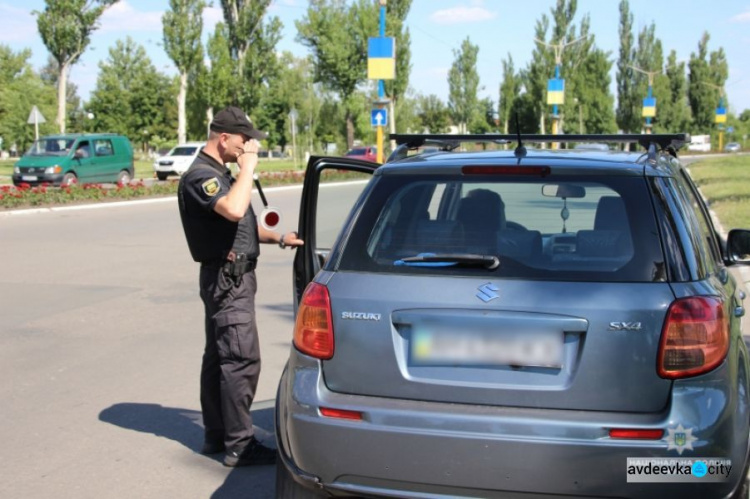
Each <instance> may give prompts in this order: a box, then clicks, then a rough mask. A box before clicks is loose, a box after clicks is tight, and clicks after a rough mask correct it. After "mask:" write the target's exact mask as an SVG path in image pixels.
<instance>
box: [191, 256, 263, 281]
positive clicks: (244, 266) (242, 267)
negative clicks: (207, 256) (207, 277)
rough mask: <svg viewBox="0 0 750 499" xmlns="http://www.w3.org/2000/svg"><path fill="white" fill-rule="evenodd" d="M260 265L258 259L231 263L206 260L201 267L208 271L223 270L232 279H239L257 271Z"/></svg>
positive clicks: (238, 259) (238, 260) (241, 259)
mask: <svg viewBox="0 0 750 499" xmlns="http://www.w3.org/2000/svg"><path fill="white" fill-rule="evenodd" d="M257 265H258V260H257V259H252V260H248V259H245V258H237V259H236V260H235V261H233V262H230V261H229V260H220V259H216V260H206V261H203V262H201V267H205V268H208V269H214V270H221V271H222V272H223V273H224V274H226V275H228V276H231V277H238V276H241V275H244V274H247V273H248V272H252V271H253V270H255V267H256V266H257Z"/></svg>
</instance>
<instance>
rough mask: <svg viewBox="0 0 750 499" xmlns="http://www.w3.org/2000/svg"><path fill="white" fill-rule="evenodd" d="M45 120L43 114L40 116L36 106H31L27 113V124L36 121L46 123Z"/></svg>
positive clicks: (35, 122)
mask: <svg viewBox="0 0 750 499" xmlns="http://www.w3.org/2000/svg"><path fill="white" fill-rule="evenodd" d="M46 122H47V120H45V119H44V116H42V113H40V112H39V108H37V107H36V106H34V107H32V108H31V113H29V119H28V121H27V122H26V123H28V124H29V125H34V124H37V123H46Z"/></svg>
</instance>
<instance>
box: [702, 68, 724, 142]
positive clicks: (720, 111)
mask: <svg viewBox="0 0 750 499" xmlns="http://www.w3.org/2000/svg"><path fill="white" fill-rule="evenodd" d="M700 83H701V84H702V85H708V86H709V87H713V88H715V89H716V90H718V91H719V107H717V108H716V115H715V116H714V123H716V125H717V126H718V128H719V152H721V151H722V150H723V149H724V123H726V122H727V108H726V107H725V106H724V87H722V86H721V85H716V84H714V83H709V82H707V81H702V82H700Z"/></svg>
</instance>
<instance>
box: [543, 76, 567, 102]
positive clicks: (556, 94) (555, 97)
mask: <svg viewBox="0 0 750 499" xmlns="http://www.w3.org/2000/svg"><path fill="white" fill-rule="evenodd" d="M564 103H565V80H563V79H562V78H550V80H549V81H548V82H547V104H548V105H550V106H554V105H555V104H564Z"/></svg>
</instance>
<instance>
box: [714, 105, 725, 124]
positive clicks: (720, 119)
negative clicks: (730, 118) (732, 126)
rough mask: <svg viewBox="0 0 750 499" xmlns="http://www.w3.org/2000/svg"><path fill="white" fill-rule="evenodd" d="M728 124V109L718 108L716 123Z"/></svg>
mask: <svg viewBox="0 0 750 499" xmlns="http://www.w3.org/2000/svg"><path fill="white" fill-rule="evenodd" d="M726 122H727V108H725V107H717V108H716V118H715V119H714V123H726Z"/></svg>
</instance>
